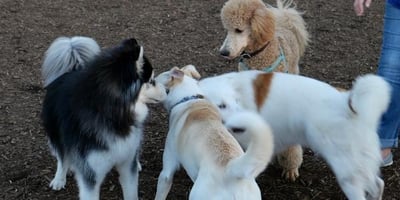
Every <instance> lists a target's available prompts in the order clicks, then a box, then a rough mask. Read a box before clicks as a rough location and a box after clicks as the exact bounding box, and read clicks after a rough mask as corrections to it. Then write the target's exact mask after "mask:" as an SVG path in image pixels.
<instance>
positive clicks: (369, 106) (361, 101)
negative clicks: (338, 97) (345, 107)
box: [348, 74, 391, 130]
mask: <svg viewBox="0 0 400 200" xmlns="http://www.w3.org/2000/svg"><path fill="white" fill-rule="evenodd" d="M390 90H391V88H390V85H389V84H388V83H387V82H386V81H385V80H384V79H383V78H382V77H380V76H377V75H373V74H368V75H364V76H360V77H358V78H357V79H356V81H355V83H354V85H353V88H352V89H351V91H350V94H349V102H348V104H349V109H350V111H351V112H352V113H354V114H356V115H357V117H358V119H359V120H361V121H362V123H363V124H365V125H366V126H370V127H371V128H373V130H376V129H377V127H378V124H379V121H380V118H381V116H382V114H383V113H384V112H385V111H386V110H387V108H388V106H389V103H390Z"/></svg>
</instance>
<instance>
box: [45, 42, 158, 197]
mask: <svg viewBox="0 0 400 200" xmlns="http://www.w3.org/2000/svg"><path fill="white" fill-rule="evenodd" d="M152 71H153V68H152V66H151V64H150V63H149V61H148V59H147V58H146V57H145V56H144V55H143V47H142V46H140V45H139V44H138V43H137V41H136V40H135V39H133V38H132V39H128V40H125V41H123V42H122V43H121V44H120V45H118V46H116V47H114V48H111V49H108V50H103V51H101V50H100V47H99V46H98V45H97V43H96V42H95V41H94V40H93V39H91V38H87V37H72V38H67V37H60V38H58V39H56V40H55V41H54V42H53V43H52V44H51V46H50V47H49V49H48V50H47V51H46V54H45V59H44V63H43V66H42V75H43V79H44V85H45V88H46V90H47V93H46V96H45V99H44V102H43V110H42V120H43V125H44V128H45V130H46V132H47V136H48V139H49V144H50V147H51V149H52V150H53V153H54V154H55V156H56V158H57V172H56V174H55V177H54V179H53V180H52V181H51V183H50V187H51V188H52V189H55V190H59V189H61V188H63V187H64V185H65V183H66V174H67V172H68V170H71V171H73V172H74V174H75V178H76V180H77V182H78V186H79V197H80V199H84V200H86V199H99V196H100V194H99V193H100V185H101V183H102V181H103V179H104V177H105V176H106V174H107V173H108V172H109V171H110V170H111V169H112V168H113V167H115V168H116V169H117V171H118V172H119V174H120V178H119V181H120V183H121V186H122V190H123V195H124V199H138V191H137V189H138V172H139V162H138V159H137V155H138V153H137V152H138V150H139V147H140V143H141V137H142V136H141V134H137V133H136V131H135V130H136V129H137V128H140V127H138V126H139V125H138V122H137V120H136V119H135V115H134V114H133V113H132V107H133V106H134V105H135V102H136V100H137V99H138V95H139V92H140V88H141V86H142V85H143V84H144V83H146V82H148V81H149V79H150V78H151V76H152ZM133 109H134V108H133Z"/></svg>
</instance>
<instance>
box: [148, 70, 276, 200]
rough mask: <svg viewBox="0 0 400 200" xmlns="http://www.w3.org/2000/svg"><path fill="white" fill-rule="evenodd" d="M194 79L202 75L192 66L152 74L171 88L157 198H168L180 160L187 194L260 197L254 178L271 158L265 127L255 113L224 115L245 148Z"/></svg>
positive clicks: (200, 197) (268, 132)
mask: <svg viewBox="0 0 400 200" xmlns="http://www.w3.org/2000/svg"><path fill="white" fill-rule="evenodd" d="M194 78H200V75H199V73H198V72H197V71H196V70H195V68H194V67H193V66H192V65H189V66H186V67H184V68H182V69H178V68H173V69H171V70H170V71H167V72H164V73H162V74H160V75H159V76H157V77H156V81H157V82H159V83H163V84H164V85H165V87H166V88H167V89H168V90H169V93H168V95H167V99H166V100H165V102H164V106H165V108H166V109H167V110H168V111H169V132H168V136H167V139H166V143H165V149H164V154H163V169H162V171H161V173H160V176H159V178H158V185H157V194H156V198H155V199H157V200H160V199H166V197H167V194H168V192H169V190H170V188H171V185H172V180H173V175H174V173H175V171H176V170H178V168H179V166H180V165H182V166H183V167H184V169H185V170H186V172H187V174H188V175H189V176H190V178H191V179H192V181H193V182H194V185H193V187H192V190H191V192H190V194H189V199H201V200H204V199H215V200H217V199H218V200H220V199H242V200H249V199H250V200H251V199H261V193H260V189H259V187H258V185H257V183H256V181H255V178H256V176H257V175H258V174H259V173H261V172H262V171H263V170H264V169H265V168H266V166H267V164H268V163H269V162H270V160H271V156H272V152H273V143H272V142H273V138H272V134H271V131H270V128H269V126H268V125H267V124H266V123H265V122H264V120H263V119H262V118H261V117H260V116H259V115H258V114H256V113H254V112H252V113H249V112H243V113H240V114H238V115H234V116H232V117H230V118H228V120H227V121H226V126H227V128H228V129H231V130H232V132H233V133H232V134H233V135H235V134H238V135H246V138H248V139H249V142H248V143H246V144H244V145H248V148H247V151H246V152H243V150H242V148H241V147H240V144H239V143H238V142H237V141H236V140H235V138H234V137H232V135H231V134H230V133H229V132H228V129H227V128H225V126H224V125H223V124H222V119H221V117H220V115H219V113H218V109H217V108H216V107H215V106H214V105H213V104H211V103H210V102H209V101H207V100H205V99H204V98H203V96H202V92H201V90H200V89H199V87H198V81H197V80H195V79H194Z"/></svg>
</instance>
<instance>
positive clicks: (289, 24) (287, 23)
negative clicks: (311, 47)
mask: <svg viewBox="0 0 400 200" xmlns="http://www.w3.org/2000/svg"><path fill="white" fill-rule="evenodd" d="M270 8H271V11H273V12H274V15H275V19H276V26H277V31H278V34H279V31H287V30H289V31H291V32H292V34H293V35H294V36H295V39H296V43H297V45H298V51H299V52H298V55H300V56H302V55H303V54H304V52H305V49H306V47H307V45H308V43H309V40H310V39H309V34H308V31H307V28H306V23H305V21H304V19H303V17H302V13H301V12H299V11H298V10H296V8H295V6H293V1H292V0H277V8H274V7H270ZM289 35H290V34H289ZM280 36H281V37H287V36H288V34H281V35H280ZM288 39H289V38H288ZM290 45H293V44H290Z"/></svg>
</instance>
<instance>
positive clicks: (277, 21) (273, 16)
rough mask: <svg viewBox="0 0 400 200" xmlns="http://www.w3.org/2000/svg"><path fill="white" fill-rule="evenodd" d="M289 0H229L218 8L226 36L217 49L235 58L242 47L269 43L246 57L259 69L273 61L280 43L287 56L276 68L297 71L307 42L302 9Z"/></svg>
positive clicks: (254, 47)
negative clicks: (268, 2) (274, 3)
mask: <svg viewBox="0 0 400 200" xmlns="http://www.w3.org/2000/svg"><path fill="white" fill-rule="evenodd" d="M292 5H293V3H292V1H280V0H278V1H277V7H272V6H270V5H265V4H264V3H263V2H262V1H261V0H229V1H227V2H226V3H225V5H224V6H223V8H222V10H221V20H222V23H223V26H224V28H225V29H226V30H227V36H226V39H225V41H224V44H223V45H222V46H221V49H220V52H221V54H222V55H223V56H226V57H228V58H231V59H233V58H236V57H238V56H239V55H240V54H241V53H242V52H243V51H246V52H254V51H257V50H258V49H261V48H262V47H263V46H264V45H265V44H267V43H268V42H269V44H268V46H267V47H266V48H265V49H264V50H263V51H262V52H260V53H259V54H257V55H256V56H254V57H252V58H250V59H248V60H247V64H248V65H249V67H250V68H251V69H258V70H262V69H263V68H264V67H265V66H269V65H271V64H272V63H274V62H275V60H276V59H277V57H278V56H279V54H280V47H281V48H282V49H283V52H284V54H285V56H286V60H287V64H286V65H285V64H284V63H283V62H282V63H281V64H280V66H278V68H277V70H276V71H282V72H289V73H293V74H298V73H299V67H298V62H299V60H300V58H301V56H302V55H303V54H304V51H305V48H306V46H307V44H308V42H309V36H308V32H307V30H306V24H305V22H304V20H303V18H302V16H301V15H302V13H300V12H299V11H297V10H296V9H295V7H294V6H292Z"/></svg>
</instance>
